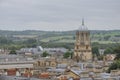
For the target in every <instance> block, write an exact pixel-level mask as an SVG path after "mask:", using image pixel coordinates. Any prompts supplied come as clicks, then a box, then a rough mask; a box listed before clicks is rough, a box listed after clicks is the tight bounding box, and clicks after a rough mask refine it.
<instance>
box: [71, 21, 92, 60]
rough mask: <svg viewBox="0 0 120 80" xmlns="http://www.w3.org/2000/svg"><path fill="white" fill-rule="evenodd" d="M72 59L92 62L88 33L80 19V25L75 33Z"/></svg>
mask: <svg viewBox="0 0 120 80" xmlns="http://www.w3.org/2000/svg"><path fill="white" fill-rule="evenodd" d="M73 58H74V59H75V60H76V61H77V62H79V61H88V60H92V51H91V45H90V32H89V31H88V29H87V27H86V26H85V25H84V19H82V25H81V26H80V27H79V29H78V30H77V32H76V42H75V48H74V55H73Z"/></svg>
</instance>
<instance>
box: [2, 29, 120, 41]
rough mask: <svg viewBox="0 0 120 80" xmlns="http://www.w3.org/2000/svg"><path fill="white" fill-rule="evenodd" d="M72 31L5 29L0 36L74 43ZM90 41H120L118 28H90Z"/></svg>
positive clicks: (14, 38)
mask: <svg viewBox="0 0 120 80" xmlns="http://www.w3.org/2000/svg"><path fill="white" fill-rule="evenodd" d="M75 32H76V31H75V30H74V31H36V30H26V31H5V30H0V36H1V37H6V38H10V39H11V40H24V39H27V38H36V39H38V40H40V41H42V42H55V43H59V42H63V43H74V41H75ZM90 32H91V41H92V42H99V43H116V42H120V30H108V31H105V30H91V31H90Z"/></svg>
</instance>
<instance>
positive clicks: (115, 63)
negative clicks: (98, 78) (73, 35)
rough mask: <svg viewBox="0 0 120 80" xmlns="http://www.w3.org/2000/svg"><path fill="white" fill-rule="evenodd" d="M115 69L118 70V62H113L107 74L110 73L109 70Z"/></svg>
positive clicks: (119, 67) (119, 66)
mask: <svg viewBox="0 0 120 80" xmlns="http://www.w3.org/2000/svg"><path fill="white" fill-rule="evenodd" d="M116 69H120V60H117V61H115V62H113V63H112V64H111V65H110V67H109V68H108V72H109V73H110V71H111V70H116Z"/></svg>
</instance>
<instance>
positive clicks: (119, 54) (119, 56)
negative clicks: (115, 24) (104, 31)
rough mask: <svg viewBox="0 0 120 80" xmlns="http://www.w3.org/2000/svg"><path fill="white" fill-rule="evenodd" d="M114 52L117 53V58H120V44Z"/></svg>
mask: <svg viewBox="0 0 120 80" xmlns="http://www.w3.org/2000/svg"><path fill="white" fill-rule="evenodd" d="M114 53H115V54H116V57H115V60H120V46H119V47H117V48H115V49H114Z"/></svg>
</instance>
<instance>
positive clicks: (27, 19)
mask: <svg viewBox="0 0 120 80" xmlns="http://www.w3.org/2000/svg"><path fill="white" fill-rule="evenodd" d="M83 17H84V20H85V25H86V26H87V27H88V29H90V30H113V29H114V30H115V29H119V30H120V0H0V29H2V30H47V31H63V30H76V29H78V28H79V26H80V25H81V20H82V18H83Z"/></svg>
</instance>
